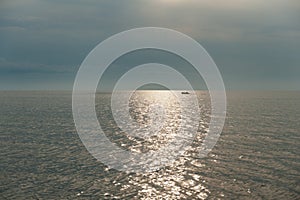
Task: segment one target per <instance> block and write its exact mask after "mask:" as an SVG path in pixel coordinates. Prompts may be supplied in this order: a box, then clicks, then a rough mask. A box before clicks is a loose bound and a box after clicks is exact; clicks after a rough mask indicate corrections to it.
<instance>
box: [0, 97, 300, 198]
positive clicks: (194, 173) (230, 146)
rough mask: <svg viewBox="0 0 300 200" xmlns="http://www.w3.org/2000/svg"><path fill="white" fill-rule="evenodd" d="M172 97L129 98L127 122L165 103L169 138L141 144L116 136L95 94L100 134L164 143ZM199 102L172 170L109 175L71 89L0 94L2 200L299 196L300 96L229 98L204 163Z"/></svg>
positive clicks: (171, 123)
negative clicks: (83, 129)
mask: <svg viewBox="0 0 300 200" xmlns="http://www.w3.org/2000/svg"><path fill="white" fill-rule="evenodd" d="M168 95H169V92H168V91H139V92H137V93H136V94H135V95H134V96H132V98H133V99H132V104H131V107H130V109H131V110H130V111H131V115H132V116H133V118H134V119H136V121H137V122H138V123H140V124H144V125H145V126H147V124H149V118H148V117H147V112H148V110H149V109H148V107H149V105H151V104H152V103H153V102H155V103H157V102H158V101H161V100H163V99H164V101H165V102H167V103H168V105H167V106H166V111H165V113H166V118H167V119H166V123H165V124H164V127H163V129H164V130H168V131H169V132H168V131H165V132H164V133H162V135H158V136H156V137H151V138H150V139H149V138H148V141H146V140H142V139H140V140H139V139H137V138H135V137H128V136H127V135H126V134H125V133H123V132H122V131H120V130H119V129H118V127H117V126H116V123H115V122H114V119H113V117H112V114H111V111H110V97H111V94H109V93H99V94H97V95H96V100H95V103H96V112H97V114H98V119H99V121H100V124H101V126H102V127H103V130H104V132H105V134H106V135H107V137H108V138H110V140H111V141H112V142H114V143H115V144H116V145H118V146H120V147H122V148H124V149H127V150H134V151H135V152H143V151H147V150H149V149H155V148H159V147H160V146H162V145H164V144H166V143H167V142H168V138H169V136H171V135H172V130H173V128H174V127H175V126H176V124H177V122H178V119H179V118H180V117H179V115H180V113H178V112H177V111H178V104H177V103H176V101H174V102H173V101H172V100H170V99H172V98H171V97H169V96H168ZM162 96H164V97H165V98H162ZM187 96H188V94H187ZM197 96H198V100H199V103H200V111H201V120H200V121H199V128H198V132H197V136H196V137H195V140H194V141H193V143H192V144H191V146H190V148H189V150H188V151H187V152H186V153H185V155H184V156H180V157H178V159H177V160H176V162H175V163H173V164H172V165H169V166H165V167H164V168H162V169H160V170H156V171H154V172H151V173H139V174H136V173H126V172H119V171H117V170H115V169H111V168H108V167H107V166H106V165H104V164H103V163H101V162H100V161H98V160H96V159H95V158H94V157H93V156H92V155H91V154H90V153H89V152H88V151H87V149H86V148H85V146H84V145H83V143H82V142H81V140H80V138H79V136H78V134H77V132H76V129H75V125H74V121H73V116H72V94H71V92H58V91H32V92H29V91H2V92H0V138H1V140H0V143H1V145H0V148H1V150H0V154H1V162H0V199H300V92H291V91H276V92H275V91H274V92H272V91H260V92H251V91H248V92H246V91H240V92H228V93H227V101H228V102H227V117H226V122H225V126H224V129H223V132H222V134H221V136H220V138H219V140H218V142H217V144H216V146H215V147H214V148H213V149H212V151H211V152H210V153H209V154H208V156H207V157H205V158H202V159H200V158H198V157H197V156H195V155H196V154H197V151H198V149H199V146H200V145H201V143H202V141H203V138H204V137H205V135H206V134H207V130H208V123H209V120H210V98H209V94H208V92H207V91H198V92H197ZM166 98H167V99H168V100H166ZM191 112H192V111H191Z"/></svg>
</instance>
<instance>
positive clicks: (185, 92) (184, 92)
mask: <svg viewBox="0 0 300 200" xmlns="http://www.w3.org/2000/svg"><path fill="white" fill-rule="evenodd" d="M181 94H190V93H189V92H187V91H186V92H181Z"/></svg>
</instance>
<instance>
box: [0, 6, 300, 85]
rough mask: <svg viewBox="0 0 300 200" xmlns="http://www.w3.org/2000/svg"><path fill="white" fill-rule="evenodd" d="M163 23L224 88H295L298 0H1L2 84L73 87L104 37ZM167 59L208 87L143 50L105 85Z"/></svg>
mask: <svg viewBox="0 0 300 200" xmlns="http://www.w3.org/2000/svg"><path fill="white" fill-rule="evenodd" d="M149 26H150V27H164V28H170V29H174V30H176V31H180V32H182V33H184V34H187V35H189V36H190V37H192V38H194V39H195V40H196V41H198V42H199V43H200V44H201V45H202V46H203V47H204V48H205V49H206V51H207V52H208V53H209V54H210V56H211V57H212V58H213V59H214V61H215V63H216V64H217V66H218V68H219V70H220V72H221V75H222V77H223V80H224V84H225V87H226V89H228V90H299V88H300V55H299V53H300V1H299V0H265V1H261V0H227V1H223V0H106V1H103V0H72V1H67V0H13V1H11V0H1V1H0V90H58V89H59V90H70V89H72V87H73V83H74V79H75V76H76V73H77V70H78V69H79V67H80V64H81V63H82V61H83V60H84V58H85V57H86V56H87V54H88V53H89V52H90V51H91V50H92V49H93V48H94V47H95V46H96V45H97V44H99V43H100V42H101V41H103V40H105V39H106V38H108V37H110V36H112V35H114V34H116V33H119V32H121V31H125V30H128V29H132V28H138V27H149ZM147 62H158V63H164V64H168V65H170V66H173V67H174V68H177V69H178V70H180V71H181V72H182V73H183V74H184V75H186V76H189V78H190V81H191V82H194V83H195V84H198V85H199V89H201V88H205V84H204V83H203V80H200V79H201V76H200V75H197V74H196V75H195V73H194V72H193V70H192V69H191V67H190V66H189V64H188V63H186V62H184V61H183V60H180V59H179V58H177V57H176V56H175V55H171V54H169V53H167V52H159V51H157V50H156V51H154V50H144V51H141V52H135V53H129V54H128V55H126V56H123V57H121V58H119V59H118V60H116V61H115V62H114V63H113V64H112V65H111V67H110V68H109V69H108V71H107V72H106V75H105V78H103V80H102V83H100V84H102V87H103V88H105V89H110V88H111V87H112V85H113V84H114V82H115V81H116V80H118V78H119V77H120V76H121V75H122V73H125V72H126V70H129V69H130V68H132V67H133V66H136V65H138V64H143V63H147Z"/></svg>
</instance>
